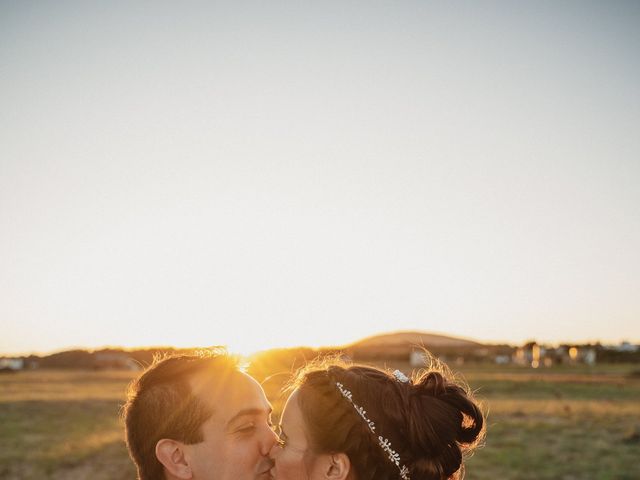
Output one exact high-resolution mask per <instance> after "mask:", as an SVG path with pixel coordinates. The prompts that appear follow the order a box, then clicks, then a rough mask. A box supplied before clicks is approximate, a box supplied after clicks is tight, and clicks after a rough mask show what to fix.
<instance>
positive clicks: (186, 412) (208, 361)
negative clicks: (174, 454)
mask: <svg viewBox="0 0 640 480" xmlns="http://www.w3.org/2000/svg"><path fill="white" fill-rule="evenodd" d="M207 371H210V372H211V376H212V377H213V378H214V379H215V378H216V377H218V378H220V381H223V379H224V378H225V377H227V376H228V375H229V374H230V373H233V372H238V371H239V367H238V361H237V359H236V358H234V357H231V356H230V355H228V354H227V353H226V351H224V350H220V349H219V350H213V351H205V352H199V353H198V354H194V355H169V356H164V357H159V358H156V359H154V362H153V364H152V365H151V366H150V367H149V368H147V370H145V371H144V373H142V375H140V376H139V377H138V378H137V379H135V380H133V381H132V382H131V384H130V385H129V388H128V392H127V402H126V403H125V405H124V406H123V409H122V413H123V417H124V421H125V429H126V435H127V447H128V449H129V454H130V455H131V458H132V460H133V461H134V463H135V464H136V467H137V469H138V478H139V479H140V480H163V479H164V478H165V476H164V470H163V466H162V464H161V463H160V462H159V460H158V459H157V458H156V454H155V449H156V444H157V443H158V441H159V440H161V439H163V438H169V439H172V440H177V441H180V442H183V443H186V444H194V443H198V442H201V441H203V435H202V429H201V426H202V424H203V423H204V422H205V421H206V420H207V419H209V417H211V415H212V414H213V410H212V408H211V407H210V406H209V405H207V404H206V403H205V402H203V401H202V400H201V399H200V398H199V397H198V395H197V394H196V393H194V392H193V391H192V389H191V386H190V383H189V381H190V380H191V379H192V378H193V376H194V375H196V374H199V373H203V372H207Z"/></svg>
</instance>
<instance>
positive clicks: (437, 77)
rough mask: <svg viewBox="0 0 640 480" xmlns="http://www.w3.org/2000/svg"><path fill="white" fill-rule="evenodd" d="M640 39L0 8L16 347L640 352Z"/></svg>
mask: <svg viewBox="0 0 640 480" xmlns="http://www.w3.org/2000/svg"><path fill="white" fill-rule="evenodd" d="M639 24H640V3H638V2H623V1H611V2H595V1H565V2H552V1H540V2H506V1H505V2H497V1H487V2H458V1H457V2H432V1H419V2H418V1H406V2H370V1H366V2H365V1H359V2H355V1H322V2H244V1H233V2H189V1H185V2H117V1H116V2H106V3H105V2H98V1H83V2H74V1H62V2H5V1H2V2H0V106H1V108H0V324H1V326H2V327H1V328H2V333H1V335H0V352H4V353H12V354H19V353H30V352H50V351H57V350H63V349H67V348H73V347H87V348H98V347H101V346H107V345H121V346H125V347H133V346H139V345H140V346H148V345H176V346H206V345H220V344H225V345H228V346H229V348H230V349H231V350H233V351H237V352H241V353H248V352H251V351H255V350H262V349H267V348H272V347H286V346H294V345H310V346H320V345H340V344H344V343H347V342H351V341H355V340H357V339H359V338H362V337H365V336H368V335H372V334H375V333H378V332H386V331H394V330H424V331H428V332H437V333H444V334H449V335H452V336H461V337H465V338H470V339H475V340H478V341H486V342H495V343H497V342H508V343H520V342H523V341H526V340H529V339H537V340H538V341H542V342H550V343H558V342H563V341H571V342H582V341H594V340H600V341H603V342H609V343H613V342H619V341H622V340H629V341H633V342H639V341H640V248H638V246H639V245H640V188H639V187H638V185H639V184H640V131H639V130H640V55H638V47H639V46H640V29H638V25H639Z"/></svg>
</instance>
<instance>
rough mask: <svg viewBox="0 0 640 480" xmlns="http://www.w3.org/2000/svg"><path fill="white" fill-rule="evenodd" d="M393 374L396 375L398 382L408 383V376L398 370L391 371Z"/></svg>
mask: <svg viewBox="0 0 640 480" xmlns="http://www.w3.org/2000/svg"><path fill="white" fill-rule="evenodd" d="M393 376H394V377H396V380H398V381H399V382H400V383H409V377H407V376H406V375H405V374H404V373H402V372H401V371H400V370H395V371H394V372H393Z"/></svg>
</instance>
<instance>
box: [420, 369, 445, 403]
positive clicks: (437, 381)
mask: <svg viewBox="0 0 640 480" xmlns="http://www.w3.org/2000/svg"><path fill="white" fill-rule="evenodd" d="M415 387H416V390H417V391H418V392H419V393H420V394H426V395H430V396H432V397H439V396H441V395H444V394H445V393H447V381H446V380H445V378H444V377H443V376H442V374H441V373H440V372H429V373H428V374H426V375H425V376H424V377H422V378H421V379H420V380H419V381H418V383H417V384H416V385H415Z"/></svg>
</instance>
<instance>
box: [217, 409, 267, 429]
mask: <svg viewBox="0 0 640 480" xmlns="http://www.w3.org/2000/svg"><path fill="white" fill-rule="evenodd" d="M272 411H273V409H272V408H268V409H266V410H265V409H264V408H245V409H244V410H240V411H239V412H238V413H236V414H235V415H234V416H233V417H231V418H230V419H229V421H228V422H227V426H229V425H231V424H232V423H233V422H235V421H236V420H237V419H239V418H240V417H246V416H250V415H251V416H258V415H263V414H264V413H265V412H266V413H267V415H271V412H272Z"/></svg>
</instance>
